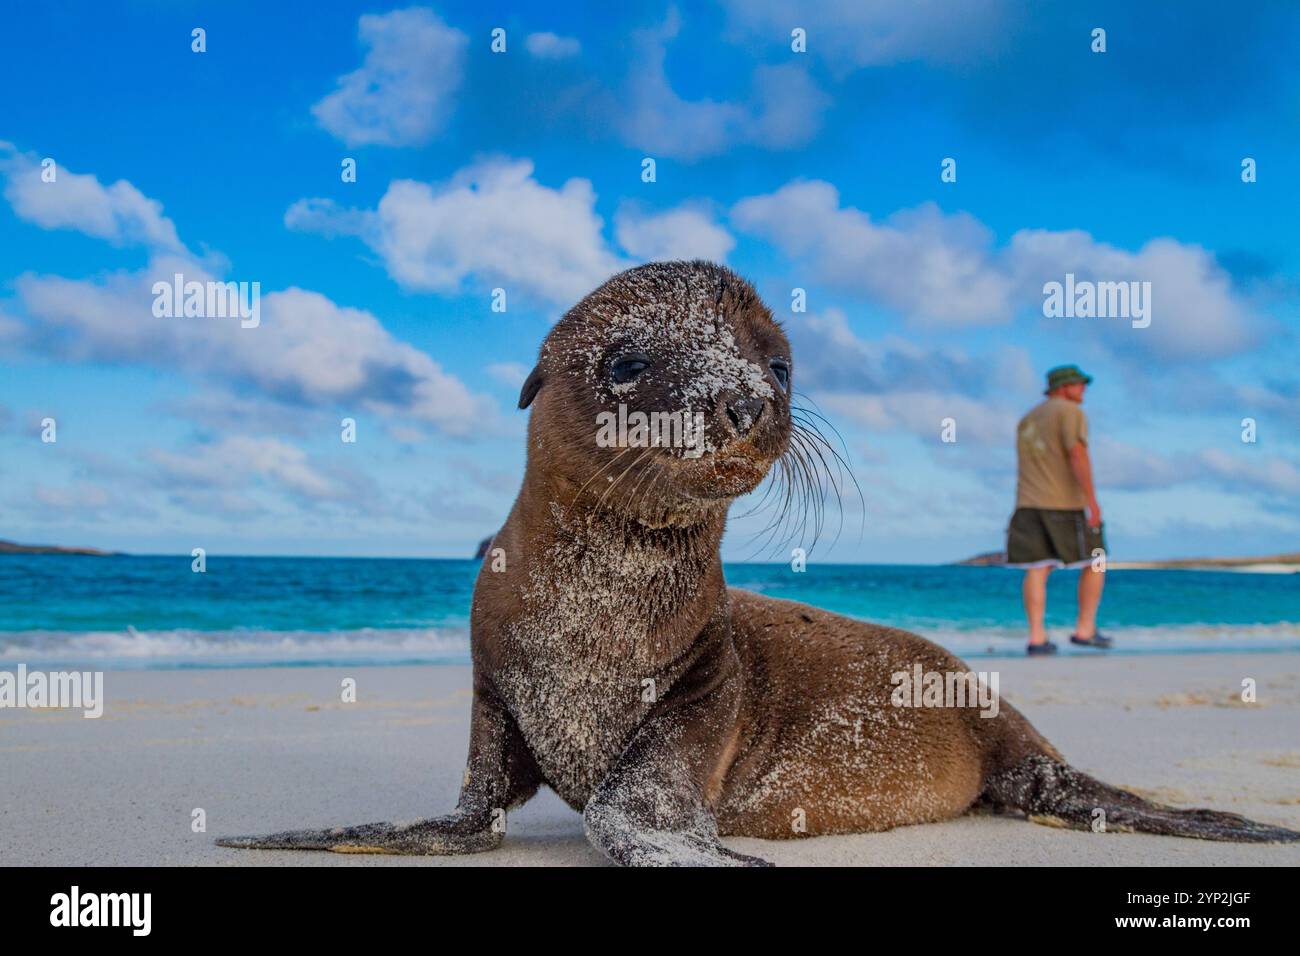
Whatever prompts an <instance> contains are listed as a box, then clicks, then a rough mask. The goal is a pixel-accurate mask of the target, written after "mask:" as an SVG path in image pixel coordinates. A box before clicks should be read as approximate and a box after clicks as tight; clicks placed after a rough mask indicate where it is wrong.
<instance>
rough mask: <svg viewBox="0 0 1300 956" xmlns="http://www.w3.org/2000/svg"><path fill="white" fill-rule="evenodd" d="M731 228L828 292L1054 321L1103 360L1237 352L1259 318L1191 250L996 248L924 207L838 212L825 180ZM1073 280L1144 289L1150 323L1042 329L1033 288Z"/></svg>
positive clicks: (738, 219) (972, 316) (933, 318)
mask: <svg viewBox="0 0 1300 956" xmlns="http://www.w3.org/2000/svg"><path fill="white" fill-rule="evenodd" d="M731 221H732V223H733V225H735V226H736V227H737V228H738V229H740V230H741V231H743V232H747V233H750V234H753V235H757V236H760V237H762V238H764V239H766V240H767V241H768V242H770V243H771V244H772V245H774V246H775V247H776V248H778V249H780V250H781V251H782V252H783V253H785V254H786V255H787V256H789V257H790V258H791V259H792V260H795V261H796V262H798V263H800V264H801V265H804V266H807V267H809V268H810V269H811V270H812V271H813V272H814V274H815V275H817V276H818V277H819V278H821V279H822V280H824V281H826V282H827V283H829V284H831V285H834V286H836V287H837V288H840V289H843V290H846V291H849V292H852V293H855V294H859V295H862V296H865V297H867V298H870V299H872V300H874V301H877V302H879V303H881V304H883V305H885V306H888V307H889V308H891V309H893V310H895V311H897V312H899V313H900V314H902V315H903V316H904V317H906V318H908V319H912V320H915V321H918V322H921V323H930V324H935V325H957V326H960V325H982V324H996V323H1006V322H1009V321H1011V320H1012V319H1013V318H1015V316H1016V315H1017V314H1018V313H1023V312H1026V311H1028V312H1029V313H1031V314H1035V313H1036V318H1037V319H1038V321H1040V322H1042V321H1047V322H1053V323H1057V325H1056V326H1054V331H1058V332H1060V333H1061V334H1062V335H1075V334H1078V335H1089V336H1095V337H1096V338H1098V339H1099V340H1100V341H1102V342H1103V343H1105V344H1106V345H1107V346H1108V347H1109V348H1110V349H1111V350H1112V351H1113V352H1116V353H1117V354H1118V353H1126V354H1128V353H1134V352H1136V353H1141V354H1145V355H1148V356H1152V357H1155V358H1158V359H1161V360H1165V361H1170V362H1179V361H1188V360H1194V359H1199V358H1213V357H1221V356H1224V355H1228V354H1232V353H1234V352H1238V351H1241V350H1243V349H1245V348H1247V347H1249V346H1250V345H1251V344H1253V342H1254V340H1255V338H1256V337H1257V336H1258V335H1259V334H1260V327H1261V321H1262V320H1261V319H1260V318H1259V317H1258V316H1257V315H1256V314H1255V312H1254V310H1253V309H1252V308H1251V307H1250V305H1249V303H1248V302H1247V301H1246V300H1244V299H1242V298H1241V297H1240V296H1239V295H1237V294H1236V293H1235V292H1234V291H1233V289H1232V285H1231V279H1230V277H1229V275H1228V273H1227V272H1226V271H1225V270H1224V269H1222V268H1221V267H1220V266H1219V265H1218V263H1217V262H1216V261H1215V260H1214V257H1213V256H1212V255H1211V254H1210V253H1209V252H1207V251H1206V250H1205V249H1203V248H1201V247H1200V246H1195V245H1188V244H1184V243H1180V242H1177V241H1176V240H1174V239H1169V238H1156V239H1152V240H1150V241H1149V242H1147V243H1146V244H1145V245H1143V246H1142V247H1141V248H1140V249H1138V250H1137V251H1136V252H1129V251H1127V250H1124V249H1119V248H1116V247H1115V246H1111V245H1108V244H1106V243H1103V242H1098V241H1097V240H1096V239H1094V238H1093V237H1092V236H1090V235H1089V234H1088V233H1086V232H1083V231H1080V230H1070V231H1060V232H1053V231H1049V230H1044V229H1022V230H1020V231H1019V232H1017V233H1015V234H1014V235H1013V236H1012V237H1011V241H1010V242H1009V243H1008V244H1006V245H1004V246H997V245H995V242H994V236H993V233H992V232H991V231H990V230H989V229H988V228H987V227H985V226H984V225H983V224H982V223H980V222H979V221H978V220H977V219H975V218H974V217H973V216H970V215H968V214H966V213H955V214H951V215H950V214H946V213H944V212H943V211H941V210H940V209H939V208H938V207H937V206H936V205H934V204H933V203H924V204H922V205H921V206H918V207H916V208H914V209H907V210H902V211H900V212H896V213H894V214H893V215H891V216H889V217H888V218H887V219H884V220H882V221H879V222H877V221H875V220H873V219H872V218H871V216H870V215H868V214H867V213H865V212H863V211H861V210H859V209H855V208H853V207H851V206H842V205H841V204H840V196H839V192H838V191H837V190H836V189H835V187H834V186H833V185H831V184H830V183H827V182H823V181H817V180H814V181H804V180H799V181H795V182H791V183H788V184H787V185H785V186H782V187H781V188H780V189H778V190H776V191H775V192H773V193H769V194H766V195H761V196H752V197H749V198H746V199H742V200H741V201H740V202H738V203H736V205H735V206H734V207H733V208H732V212H731ZM1067 273H1073V274H1074V275H1075V277H1076V279H1077V280H1080V281H1082V280H1089V281H1107V282H1129V281H1136V282H1150V283H1151V324H1150V326H1149V327H1148V328H1141V329H1135V328H1133V327H1132V323H1131V321H1129V320H1127V319H1116V318H1107V319H1050V320H1048V319H1043V316H1042V305H1043V285H1044V284H1045V283H1047V282H1053V281H1055V282H1062V281H1064V279H1065V276H1066V274H1067Z"/></svg>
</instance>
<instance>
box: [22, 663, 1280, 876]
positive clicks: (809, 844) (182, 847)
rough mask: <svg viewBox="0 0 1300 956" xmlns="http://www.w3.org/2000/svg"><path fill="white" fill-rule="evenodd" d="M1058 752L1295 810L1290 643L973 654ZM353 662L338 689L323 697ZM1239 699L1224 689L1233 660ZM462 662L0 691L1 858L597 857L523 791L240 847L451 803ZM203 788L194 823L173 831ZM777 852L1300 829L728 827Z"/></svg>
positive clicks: (572, 826) (1073, 855)
mask: <svg viewBox="0 0 1300 956" xmlns="http://www.w3.org/2000/svg"><path fill="white" fill-rule="evenodd" d="M978 667H979V669H981V670H989V669H997V670H998V671H1000V673H1001V687H1002V694H1003V696H1004V697H1006V698H1007V699H1008V700H1010V701H1011V702H1013V703H1015V704H1016V705H1017V706H1019V707H1021V709H1022V710H1023V711H1024V712H1025V713H1026V714H1027V715H1028V716H1029V717H1030V719H1031V720H1033V721H1034V723H1035V724H1036V725H1037V726H1038V728H1039V729H1040V730H1042V731H1043V732H1044V733H1045V734H1046V735H1047V736H1048V737H1049V739H1051V740H1052V741H1053V742H1054V743H1055V744H1056V745H1057V746H1058V747H1059V748H1060V749H1061V750H1062V751H1063V752H1064V753H1065V754H1066V755H1067V757H1068V758H1069V759H1070V760H1071V761H1072V762H1073V763H1075V764H1076V765H1077V766H1079V767H1081V768H1082V769H1084V770H1087V771H1088V772H1090V773H1093V774H1095V775H1097V776H1099V777H1101V778H1102V779H1104V780H1107V781H1108V782H1111V783H1115V784H1118V785H1121V786H1125V787H1129V788H1131V789H1137V790H1139V791H1141V792H1142V793H1144V794H1145V795H1147V796H1151V797H1154V798H1156V799H1160V800H1162V801H1165V802H1169V803H1173V804H1177V805H1180V806H1192V805H1200V806H1209V807H1214V808H1218V809H1223V810H1230V811H1233V812H1237V813H1242V814H1245V815H1247V816H1250V817H1253V818H1255V819H1257V820H1261V821H1268V822H1273V823H1279V824H1282V825H1284V826H1288V827H1291V828H1294V829H1300V653H1286V654H1255V655H1226V654H1207V655H1189V656H1177V657H1176V656H1158V655H1153V656H1146V657H1128V658H1125V657H1120V656H1116V657H1111V658H1099V659H1091V658H1078V657H1074V658H1058V659H1054V660H1033V661H1029V660H1022V659H1013V660H999V661H981V662H980V663H979V665H978ZM345 677H353V678H355V679H356V681H357V693H358V702H357V703H355V704H343V703H341V702H340V682H341V681H342V680H343V678H345ZM1246 677H1251V678H1254V679H1255V681H1256V682H1257V685H1258V695H1259V701H1258V703H1255V704H1249V705H1247V704H1243V703H1241V702H1240V688H1241V681H1242V679H1243V678H1246ZM468 686H469V669H468V668H466V667H423V666H421V667H388V668H384V667H374V668H369V667H354V668H321V669H312V668H278V669H246V670H204V671H141V672H136V671H113V672H109V673H108V674H106V675H105V692H106V697H107V703H106V707H105V713H104V716H103V717H101V718H100V719H98V720H88V719H85V718H83V717H82V716H81V713H80V712H79V711H48V710H44V711H33V710H0V768H2V769H3V772H0V864H5V865H29V864H46V865H155V864H173V865H174V864H181V865H187V864H203V865H219V866H245V865H290V866H319V865H333V866H464V865H492V866H501V865H507V866H509V865H600V864H603V862H604V860H603V857H601V856H600V854H599V853H597V852H596V851H595V850H594V849H592V848H591V847H590V846H589V845H588V844H587V842H586V840H585V839H584V837H583V834H582V821H581V818H580V817H579V815H578V814H577V813H575V812H573V811H572V810H570V809H569V808H568V807H566V806H564V805H563V804H562V803H561V802H560V801H559V799H558V798H556V797H555V796H554V795H553V794H551V793H550V792H549V791H543V792H542V793H541V794H539V795H538V796H537V797H536V798H535V799H534V800H533V801H532V802H531V803H529V804H528V805H527V806H526V807H524V808H523V809H522V810H519V811H516V812H515V813H513V814H512V815H511V817H510V821H509V827H510V829H509V835H508V837H507V839H506V843H505V846H504V848H503V849H501V850H498V851H495V852H492V853H486V854H480V855H476V856H470V857H450V858H408V857H383V856H343V855H336V854H327V853H284V852H254V851H241V850H231V849H223V848H220V847H216V846H214V845H213V843H212V840H213V838H214V837H216V836H218V835H223V834H240V833H252V832H266V831H270V830H277V829H285V828H290V827H300V826H324V825H333V824H352V823H362V822H366V821H371V820H386V819H387V820H402V819H414V818H416V817H419V816H425V815H430V814H434V813H439V812H443V811H445V810H447V809H449V808H450V807H451V806H452V805H453V804H454V802H455V799H456V792H457V788H458V786H459V782H460V776H461V768H462V766H463V763H464V758H465V746H466V740H467V734H468V718H469V690H468ZM195 808H202V809H203V810H204V811H205V812H206V816H207V832H206V833H195V832H192V830H191V823H190V821H191V813H192V811H193V810H194V809H195ZM727 842H728V844H729V845H730V846H732V847H734V848H736V849H739V850H742V851H744V852H747V853H754V854H759V855H762V856H765V857H767V858H768V859H771V860H773V861H774V862H776V863H778V864H784V865H817V864H835V865H952V864H988V865H1006V866H1014V865H1070V866H1108V865H1120V864H1125V865H1163V866H1180V865H1216V864H1221V865H1241V866H1276V865H1289V866H1295V865H1300V846H1295V845H1291V846H1251V845H1240V844H1227V843H1207V842H1202V841H1198V840H1184V839H1174V838H1170V837H1159V836H1146V835H1138V834H1123V833H1119V834H1093V833H1086V832H1074V831H1067V830H1060V829H1054V828H1050V827H1044V826H1037V825H1034V824H1030V823H1026V822H1024V821H1023V820H1019V819H1014V818H1003V817H992V816H971V817H964V818H962V819H958V820H954V821H951V822H948V823H943V824H932V825H927V826H916V827H907V828H903V829H900V830H895V831H893V832H889V833H879V834H865V835H860V836H848V837H822V838H816V839H805V840H797V841H796V840H791V841H783V842H768V841H762V840H747V839H744V840H728V841H727Z"/></svg>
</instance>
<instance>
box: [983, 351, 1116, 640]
mask: <svg viewBox="0 0 1300 956" xmlns="http://www.w3.org/2000/svg"><path fill="white" fill-rule="evenodd" d="M1091 381H1092V377H1091V376H1089V375H1085V374H1083V372H1081V371H1080V370H1079V367H1078V366H1077V365H1061V366H1058V367H1056V368H1054V369H1052V370H1051V371H1049V372H1048V373H1047V391H1046V393H1045V394H1046V395H1047V400H1046V401H1044V402H1041V403H1040V404H1038V405H1037V406H1035V407H1034V408H1033V409H1031V410H1030V412H1029V413H1028V414H1027V415H1025V417H1024V418H1022V419H1020V424H1019V425H1017V426H1016V459H1017V465H1018V471H1019V477H1018V479H1017V481H1016V511H1015V514H1013V515H1012V516H1011V525H1010V527H1009V528H1008V529H1007V565H1008V566H1009V567H1018V568H1024V569H1025V580H1024V585H1023V591H1024V602H1025V616H1026V617H1028V618H1029V647H1028V648H1027V651H1028V652H1029V654H1030V655H1031V656H1033V655H1038V654H1055V653H1056V645H1055V644H1053V643H1052V642H1051V641H1049V640H1048V639H1047V632H1046V631H1045V630H1044V629H1043V613H1044V611H1045V610H1046V609H1047V576H1048V575H1049V574H1051V573H1052V569H1053V568H1083V569H1084V570H1083V571H1082V573H1081V574H1080V575H1079V613H1078V618H1077V619H1076V622H1075V625H1074V634H1072V635H1071V636H1070V643H1072V644H1081V645H1083V646H1085V647H1101V648H1105V647H1110V643H1111V642H1110V638H1108V637H1103V636H1102V635H1101V634H1099V633H1098V632H1097V607H1098V605H1099V604H1101V589H1102V584H1103V582H1104V581H1105V577H1106V574H1105V571H1104V568H1105V564H1104V561H1103V562H1102V563H1101V564H1100V567H1101V568H1102V570H1098V569H1097V567H1095V566H1094V559H1095V558H1097V557H1098V556H1100V557H1102V558H1103V559H1104V556H1105V551H1106V543H1105V540H1104V538H1103V537H1102V524H1101V507H1100V506H1099V505H1098V504H1097V494H1096V491H1095V489H1094V488H1093V484H1092V462H1091V461H1090V460H1089V458H1088V419H1087V416H1085V415H1084V414H1083V408H1082V405H1083V393H1084V390H1085V389H1086V388H1087V387H1088V384H1089V383H1090V382H1091ZM1085 509H1086V511H1085Z"/></svg>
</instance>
